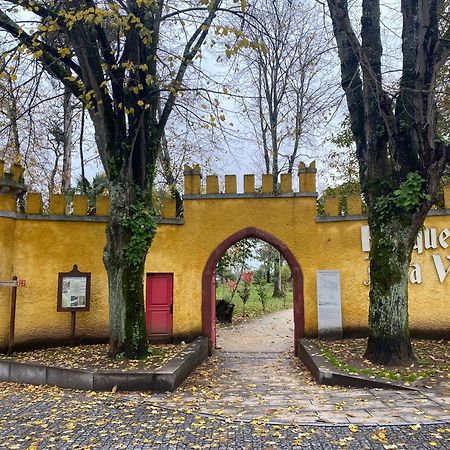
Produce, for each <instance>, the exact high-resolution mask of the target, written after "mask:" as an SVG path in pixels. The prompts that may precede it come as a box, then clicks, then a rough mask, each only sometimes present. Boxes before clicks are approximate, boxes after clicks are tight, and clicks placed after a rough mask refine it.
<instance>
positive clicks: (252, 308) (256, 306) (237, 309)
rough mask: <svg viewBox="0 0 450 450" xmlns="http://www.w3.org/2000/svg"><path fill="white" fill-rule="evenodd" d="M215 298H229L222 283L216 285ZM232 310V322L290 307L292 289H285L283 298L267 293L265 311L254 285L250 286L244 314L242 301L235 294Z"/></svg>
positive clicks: (269, 286) (268, 287)
mask: <svg viewBox="0 0 450 450" xmlns="http://www.w3.org/2000/svg"><path fill="white" fill-rule="evenodd" d="M270 288H271V285H268V286H267V290H268V292H270V290H269V289H270ZM216 298H218V299H219V298H223V299H226V300H229V299H230V295H229V293H228V291H227V290H226V288H225V287H224V286H222V285H220V286H219V285H218V286H217V290H216ZM233 303H234V312H233V322H236V321H240V320H243V319H254V318H256V317H261V316H264V315H266V314H270V313H273V312H276V311H282V310H283V309H291V308H292V291H290V290H289V291H287V292H286V293H285V298H274V297H272V296H270V295H269V297H268V299H267V301H266V308H265V311H264V310H263V307H262V304H261V301H260V300H259V297H258V294H257V293H256V289H255V287H254V286H252V287H251V293H250V298H249V300H248V302H247V304H246V305H245V316H244V315H243V306H244V305H243V303H242V300H241V299H240V297H239V295H238V294H236V295H235V296H234V298H233Z"/></svg>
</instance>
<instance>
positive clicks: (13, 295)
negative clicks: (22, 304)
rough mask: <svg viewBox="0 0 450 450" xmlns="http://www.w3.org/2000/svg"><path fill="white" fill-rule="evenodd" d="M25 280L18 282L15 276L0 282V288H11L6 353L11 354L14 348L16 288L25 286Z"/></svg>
mask: <svg viewBox="0 0 450 450" xmlns="http://www.w3.org/2000/svg"><path fill="white" fill-rule="evenodd" d="M26 284H27V283H26V281H25V280H18V279H17V277H16V276H14V277H12V280H0V287H10V288H12V293H11V312H10V319H9V342H8V353H9V354H10V353H12V352H13V347H14V331H15V328H16V304H17V288H18V287H25V286H26Z"/></svg>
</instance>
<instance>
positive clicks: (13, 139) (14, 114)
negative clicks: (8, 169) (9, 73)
mask: <svg viewBox="0 0 450 450" xmlns="http://www.w3.org/2000/svg"><path fill="white" fill-rule="evenodd" d="M8 85H9V97H10V101H9V102H8V105H7V110H8V119H9V122H10V124H11V134H10V136H9V139H8V144H7V147H8V149H9V150H12V152H13V154H14V156H15V157H16V158H17V157H19V155H20V141H19V125H18V120H19V113H18V109H17V97H16V95H15V88H14V85H13V82H12V80H11V78H10V77H8Z"/></svg>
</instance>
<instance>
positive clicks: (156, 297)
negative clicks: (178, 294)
mask: <svg viewBox="0 0 450 450" xmlns="http://www.w3.org/2000/svg"><path fill="white" fill-rule="evenodd" d="M145 320H146V322H147V334H148V338H149V341H150V342H161V343H169V342H172V328H173V274H172V273H148V274H147V299H146V308H145Z"/></svg>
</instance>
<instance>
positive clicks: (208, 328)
mask: <svg viewBox="0 0 450 450" xmlns="http://www.w3.org/2000/svg"><path fill="white" fill-rule="evenodd" d="M247 238H257V239H261V240H262V241H265V242H267V243H268V244H270V245H272V246H273V247H274V248H276V249H277V250H278V251H279V252H280V253H281V254H282V255H283V257H284V259H285V260H286V261H287V263H288V264H289V268H290V269H291V274H292V288H293V304H294V349H295V354H298V339H299V338H301V337H303V336H304V334H305V312H304V297H303V274H302V270H301V268H300V265H299V264H298V262H297V260H296V259H295V256H294V254H293V253H292V252H291V251H290V250H289V248H288V247H287V246H286V245H285V244H284V243H283V242H281V241H280V240H279V239H278V238H276V237H275V236H273V235H272V234H270V233H267V232H266V231H262V230H259V229H258V228H254V227H248V228H244V229H243V230H241V231H238V232H237V233H235V234H233V235H231V236H230V237H228V238H227V239H225V240H224V241H222V242H221V243H220V244H219V245H218V246H217V247H216V249H215V250H214V251H213V252H212V253H211V255H210V256H209V258H208V261H207V262H206V266H205V269H204V270H203V275H202V334H203V336H206V337H207V338H208V350H209V354H210V355H211V354H212V353H213V352H214V343H215V336H214V334H215V333H214V323H213V319H214V316H215V309H216V305H215V304H214V301H213V300H214V299H213V295H212V292H211V283H212V281H213V280H212V277H213V276H215V270H216V266H217V263H218V262H219V260H220V258H221V257H222V256H223V255H224V253H225V252H226V251H227V250H228V249H229V248H230V247H231V246H232V245H233V244H235V243H236V242H238V241H240V240H242V239H247Z"/></svg>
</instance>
